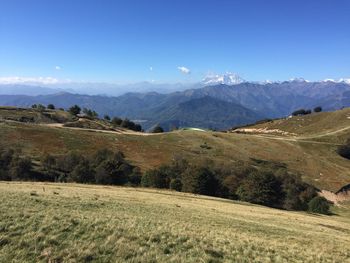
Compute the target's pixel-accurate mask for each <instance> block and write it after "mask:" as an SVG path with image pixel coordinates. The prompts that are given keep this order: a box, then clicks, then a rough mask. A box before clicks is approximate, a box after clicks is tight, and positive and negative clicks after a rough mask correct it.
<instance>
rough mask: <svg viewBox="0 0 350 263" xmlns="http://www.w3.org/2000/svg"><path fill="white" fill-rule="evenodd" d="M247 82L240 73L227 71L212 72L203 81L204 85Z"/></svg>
mask: <svg viewBox="0 0 350 263" xmlns="http://www.w3.org/2000/svg"><path fill="white" fill-rule="evenodd" d="M243 82H246V81H245V80H244V79H242V78H241V77H240V76H239V75H238V74H236V73H233V72H226V73H225V74H211V75H208V76H206V77H205V78H204V79H203V80H202V83H203V84H204V85H217V84H225V85H237V84H241V83H243Z"/></svg>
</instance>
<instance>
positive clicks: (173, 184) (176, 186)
mask: <svg viewBox="0 0 350 263" xmlns="http://www.w3.org/2000/svg"><path fill="white" fill-rule="evenodd" d="M170 189H172V190H175V191H178V192H181V189H182V182H181V180H180V179H179V178H175V179H171V181H170Z"/></svg>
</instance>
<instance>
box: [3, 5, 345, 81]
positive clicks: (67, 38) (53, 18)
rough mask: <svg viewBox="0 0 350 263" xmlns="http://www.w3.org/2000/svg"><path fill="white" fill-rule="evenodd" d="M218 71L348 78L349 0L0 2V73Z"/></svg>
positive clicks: (162, 77) (163, 75) (152, 75)
mask: <svg viewBox="0 0 350 263" xmlns="http://www.w3.org/2000/svg"><path fill="white" fill-rule="evenodd" d="M181 66H183V67H186V68H188V69H189V70H190V71H191V72H190V74H184V73H181V71H180V70H179V69H178V67H181ZM151 67H152V70H151ZM226 71H232V72H237V73H238V74H239V75H241V76H242V77H243V78H244V79H247V80H266V79H269V80H286V79H290V78H292V77H304V78H306V79H309V80H320V79H325V78H334V79H338V78H350V1H347V0H309V1H306V0H303V1H302V0H283V1H282V0H212V1H205V0H186V1H176V0H162V1H160V0H159V1H152V0H149V1H148V0H138V1H136V0H125V1H117V0H110V1H108V0H84V1H83V0H50V1H48V0H22V1H19V0H0V77H8V76H20V77H39V76H42V77H49V76H50V77H53V78H58V79H72V80H76V81H105V82H138V81H144V80H146V81H150V80H156V81H158V82H177V81H180V82H195V81H198V80H200V79H202V78H203V77H204V76H205V75H206V74H208V73H209V72H215V73H223V72H226Z"/></svg>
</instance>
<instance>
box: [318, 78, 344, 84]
mask: <svg viewBox="0 0 350 263" xmlns="http://www.w3.org/2000/svg"><path fill="white" fill-rule="evenodd" d="M322 82H334V83H345V84H350V79H339V80H335V79H325V80H323V81H322Z"/></svg>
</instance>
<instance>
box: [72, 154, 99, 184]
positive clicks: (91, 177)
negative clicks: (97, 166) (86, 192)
mask: <svg viewBox="0 0 350 263" xmlns="http://www.w3.org/2000/svg"><path fill="white" fill-rule="evenodd" d="M68 180H69V181H72V182H77V183H93V182H94V181H95V173H94V170H93V169H92V168H91V166H90V163H89V161H88V160H86V159H82V160H81V161H80V162H79V164H78V165H77V166H75V167H74V169H73V171H72V172H71V173H70V175H69V176H68Z"/></svg>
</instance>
